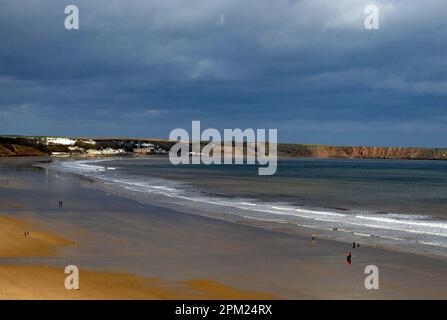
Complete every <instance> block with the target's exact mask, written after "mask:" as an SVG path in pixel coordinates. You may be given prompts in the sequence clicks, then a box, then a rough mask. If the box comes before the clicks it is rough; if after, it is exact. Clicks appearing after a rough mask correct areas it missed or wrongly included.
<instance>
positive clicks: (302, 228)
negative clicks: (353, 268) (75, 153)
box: [50, 158, 447, 260]
mask: <svg viewBox="0 0 447 320" xmlns="http://www.w3.org/2000/svg"><path fill="white" fill-rule="evenodd" d="M149 159H154V158H149ZM157 159H158V158H157ZM73 160H78V159H70V160H69V159H67V160H63V161H73ZM82 160H83V161H84V160H85V161H92V163H96V162H104V161H115V160H129V159H128V158H112V159H96V160H92V159H82ZM138 160H144V159H138ZM50 170H56V171H58V172H59V170H58V169H57V168H55V169H50ZM59 173H60V174H62V175H69V176H73V177H76V178H77V179H80V180H81V181H84V180H85V181H88V182H89V186H90V187H92V188H99V189H101V190H103V191H105V192H107V193H111V194H114V195H117V196H122V197H126V198H129V199H132V200H136V201H138V202H140V203H144V204H149V205H152V204H154V205H157V206H161V207H164V208H169V209H173V210H176V211H180V212H183V213H185V214H194V215H200V216H203V217H208V218H213V219H219V220H223V221H228V222H232V223H236V224H242V225H248V226H254V227H260V228H264V229H267V230H278V231H281V232H285V233H288V234H291V235H299V236H303V237H310V236H311V235H312V234H313V233H318V235H319V237H320V238H323V239H326V240H331V241H340V242H342V243H345V244H349V243H351V244H352V239H354V238H355V240H354V241H355V242H357V243H360V244H362V245H366V246H370V247H375V248H381V249H384V250H389V251H393V252H403V253H412V254H417V255H421V256H426V257H434V258H440V259H444V260H446V259H447V253H446V251H445V248H446V247H444V246H441V245H431V244H430V243H423V242H418V241H416V242H415V243H413V242H412V241H403V240H404V239H399V238H394V237H392V236H381V235H377V234H364V233H361V232H358V231H357V232H356V231H355V230H354V231H353V230H345V229H344V228H339V227H338V225H337V223H334V224H333V225H334V226H336V227H337V228H336V229H337V230H334V229H333V228H327V227H324V226H321V227H320V226H318V225H310V224H308V223H307V222H306V220H302V221H301V222H298V223H296V222H295V221H288V220H281V219H278V220H269V219H260V218H259V219H258V218H253V217H249V216H245V215H239V214H230V213H227V212H225V206H224V207H221V208H219V210H214V211H213V212H212V215H211V214H210V213H209V212H208V211H207V210H205V209H203V208H199V207H195V208H194V209H191V207H188V206H185V207H183V205H182V204H181V203H177V202H175V201H171V200H170V199H171V198H170V197H168V198H165V197H160V196H158V195H151V194H146V193H138V192H132V191H128V190H126V189H125V188H120V187H118V186H115V185H113V184H110V183H108V182H107V181H103V180H101V179H96V178H94V177H90V176H87V175H82V174H79V173H73V172H65V171H60V172H59ZM174 181H176V180H174ZM202 192H203V191H202ZM257 200H259V201H260V203H262V200H260V199H257ZM305 208H306V209H309V210H315V209H317V210H319V209H321V210H324V209H333V208H325V207H321V208H320V207H305ZM191 210H194V212H193V213H192V212H191ZM339 210H340V209H339ZM344 210H348V211H349V209H344ZM409 215H411V214H409ZM414 215H415V216H417V215H418V214H414ZM431 218H433V219H435V218H436V217H435V216H432V217H431ZM438 219H441V220H444V221H447V220H446V219H445V217H438ZM373 229H374V228H373ZM377 229H380V228H377ZM427 249H430V250H427Z"/></svg>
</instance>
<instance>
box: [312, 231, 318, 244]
mask: <svg viewBox="0 0 447 320" xmlns="http://www.w3.org/2000/svg"><path fill="white" fill-rule="evenodd" d="M316 238H317V236H316V235H315V233H314V234H312V242H315V239H316Z"/></svg>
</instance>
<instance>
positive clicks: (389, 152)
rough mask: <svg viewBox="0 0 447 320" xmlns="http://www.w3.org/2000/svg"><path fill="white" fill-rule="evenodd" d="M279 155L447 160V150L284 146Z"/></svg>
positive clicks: (280, 148) (279, 149) (281, 146)
mask: <svg viewBox="0 0 447 320" xmlns="http://www.w3.org/2000/svg"><path fill="white" fill-rule="evenodd" d="M278 155H279V156H287V157H315V158H356V159H413V160H447V149H439V148H415V147H356V146H354V147H352V146H324V145H301V144H300V145H295V144H282V145H279V146H278Z"/></svg>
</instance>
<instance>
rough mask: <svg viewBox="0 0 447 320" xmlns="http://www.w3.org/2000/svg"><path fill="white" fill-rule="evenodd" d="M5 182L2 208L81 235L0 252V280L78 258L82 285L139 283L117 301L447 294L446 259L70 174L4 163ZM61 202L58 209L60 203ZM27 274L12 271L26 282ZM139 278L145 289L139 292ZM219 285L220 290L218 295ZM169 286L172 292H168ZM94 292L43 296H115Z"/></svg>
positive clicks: (0, 167)
mask: <svg viewBox="0 0 447 320" xmlns="http://www.w3.org/2000/svg"><path fill="white" fill-rule="evenodd" d="M0 181H10V182H8V183H2V184H1V186H0V213H3V214H8V215H11V216H14V217H20V218H22V219H27V220H28V219H32V220H34V221H39V223H41V226H42V228H44V230H43V231H44V232H45V231H46V232H48V233H51V234H57V235H58V237H63V238H65V239H68V241H76V244H75V245H68V246H62V247H61V246H58V248H59V250H58V252H57V254H56V255H52V256H51V255H50V256H45V257H36V256H34V257H29V256H27V257H18V256H9V258H6V255H5V256H4V257H5V258H0V265H1V267H0V281H1V279H3V278H4V277H6V278H8V277H9V279H10V278H11V275H12V274H13V273H11V272H20V270H25V271H26V268H29V267H33V266H45V267H39V268H43V270H44V271H42V272H44V273H47V272H49V273H51V272H52V271H51V270H53V272H56V271H57V272H56V274H57V279H58V281H63V279H65V275H64V274H63V268H62V266H65V265H67V264H76V265H78V266H79V268H80V269H81V272H83V271H82V270H85V272H86V274H87V276H86V277H84V278H83V279H84V280H81V286H82V285H85V286H94V284H93V283H92V282H91V281H92V280H91V279H95V278H96V276H92V277H91V278H89V276H88V274H89V273H90V272H92V274H96V273H100V274H103V275H104V276H105V277H108V276H110V277H113V275H116V274H119V275H121V276H123V277H130V278H131V279H132V281H136V282H137V283H138V285H135V282H132V281H130V283H134V284H129V285H130V288H131V289H129V290H127V289H126V290H125V289H123V288H121V289H118V290H117V291H118V292H121V293H122V295H121V296H119V297H117V298H147V299H154V298H156V299H166V298H180V299H181V298H185V297H187V298H194V297H195V298H219V297H220V298H237V297H245V298H248V297H253V298H265V297H275V298H285V299H445V298H447V268H446V265H447V262H446V261H445V260H443V259H440V258H434V257H424V256H420V255H413V254H406V253H399V252H394V251H389V250H384V249H380V248H373V247H366V246H361V247H360V248H356V249H352V248H351V244H350V243H343V242H338V241H329V240H321V239H318V240H317V241H316V243H312V242H311V241H310V235H311V233H312V232H311V231H306V230H303V232H302V234H303V235H293V234H287V233H284V232H281V230H266V229H264V228H259V227H256V226H247V225H241V224H236V223H232V222H226V221H221V220H216V219H211V218H206V217H202V216H197V215H192V214H185V213H180V212H177V211H175V210H171V209H167V208H162V207H160V206H156V205H148V204H143V203H139V202H137V201H134V200H130V199H127V198H125V197H121V196H118V195H112V194H108V193H106V192H104V191H102V190H99V189H97V188H95V187H94V184H93V185H92V184H91V183H90V182H88V181H81V180H78V179H76V178H74V177H73V176H69V175H62V174H56V173H52V172H45V171H44V170H42V169H36V168H34V169H29V168H28V167H26V166H21V165H19V164H17V163H15V164H11V163H9V162H8V163H5V162H3V163H0ZM60 199H63V200H64V207H63V208H62V209H59V208H58V206H57V201H58V200H60ZM306 233H309V234H308V235H306ZM21 234H22V236H23V232H21ZM348 250H350V251H352V254H353V264H352V265H351V266H350V267H349V266H347V265H346V264H345V254H346V252H347V251H348ZM371 264H372V265H376V266H377V267H379V271H380V289H379V290H366V289H365V287H364V280H365V277H366V275H365V274H364V269H365V267H366V266H367V265H371ZM17 265H20V266H21V267H16V266H17ZM5 268H6V269H5ZM22 268H24V269H22ZM35 268H37V267H35ZM36 270H37V269H36ZM61 270H62V271H61ZM25 271H24V272H23V273H26V272H25ZM5 272H6V273H5ZM61 273H62V274H61ZM3 274H5V276H2V275H3ZM6 274H10V275H9V276H8V275H6ZM59 274H61V276H62V277H63V278H62V280H59V279H60V278H59ZM83 274H84V273H83ZM21 277H22V276H14V278H17V279H20V281H21V279H22V278H21ZM23 277H25V276H23ZM81 277H82V276H81ZM118 278H119V277H118ZM130 278H129V279H130ZM23 279H26V278H23ZM135 279H139V280H135ZM151 279H152V280H151ZM154 279H155V280H154ZM197 279H199V280H197ZM200 279H206V280H200ZM24 281H25V280H24ZM83 281H85V282H88V284H87V283H84V282H83ZM110 281H111V280H104V282H110ZM140 281H142V282H140ZM151 281H152V282H151ZM153 281H155V282H153ZM191 281H193V282H191ZM117 282H118V283H119V284H120V285H122V284H123V282H121V281H120V280H119V279H117ZM124 282H125V281H124ZM14 283H19V282H18V281H12V280H10V282H9V285H13V284H14ZM24 283H27V282H24ZM154 283H157V284H160V283H161V284H163V285H162V286H161V288H162V289H160V286H159V285H157V290H161V291H155V292H154V291H151V292H148V291H145V290H148V289H147V286H148V287H149V288H150V287H151V285H154ZM140 284H141V285H142V284H144V285H142V288H144V290H143V289H142V290H141V291H140V290H139V288H140ZM117 285H118V284H117ZM222 285H223V286H224V288H225V290H223V292H222V290H217V289H216V290H217V292H216V291H213V290H215V288H222V287H221V286H222ZM126 286H127V285H126ZM172 286H174V287H175V288H176V290H175V291H174V292H175V294H174V292H172V291H171V292H168V293H167V292H166V291H164V290H167V289H168V288H171V287H172ZM179 286H180V287H181V288H183V289H182V290H183V291H182V290H180V291H179V290H178V287H179ZM20 287H21V288H22V289H23V291H22V296H20V295H19V296H16V298H27V297H29V296H27V295H26V294H28V293H29V292H37V291H36V290H35V288H36V287H39V285H38V284H35V285H34V284H33V285H30V286H26V285H23V284H21V285H20ZM0 288H2V286H1V285H0ZM213 288H214V289H213ZM33 290H34V291H33ZM49 290H51V288H49ZM191 290H192V292H193V293H194V294H192V295H191ZM210 290H211V291H212V292H213V294H211V293H210ZM63 291H66V290H65V289H63ZM80 291H82V289H81V290H80ZM93 291H94V292H98V293H97V294H96V295H93V294H90V295H88V294H86V293H85V291H84V293H83V294H85V295H84V296H81V295H79V296H75V294H76V293H72V292H68V293H67V292H62V293H59V292H58V291H57V290H56V291H53V292H54V295H53V296H38V297H42V298H54V297H55V296H56V297H59V295H60V298H79V297H80V298H110V297H116V296H113V295H111V294H109V295H107V294H106V293H104V292H101V290H100V289H94V290H93V289H92V292H93ZM99 292H101V293H99ZM179 292H183V293H188V294H189V296H188V295H183V293H179ZM36 294H37V293H36ZM78 294H79V293H78ZM241 294H242V296H241Z"/></svg>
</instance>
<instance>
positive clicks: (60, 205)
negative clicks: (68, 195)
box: [59, 200, 64, 208]
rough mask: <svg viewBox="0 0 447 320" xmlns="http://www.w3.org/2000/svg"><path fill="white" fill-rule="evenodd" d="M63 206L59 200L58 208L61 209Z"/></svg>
mask: <svg viewBox="0 0 447 320" xmlns="http://www.w3.org/2000/svg"><path fill="white" fill-rule="evenodd" d="M63 205H64V203H63V202H62V201H61V200H59V208H62V206H63Z"/></svg>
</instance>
